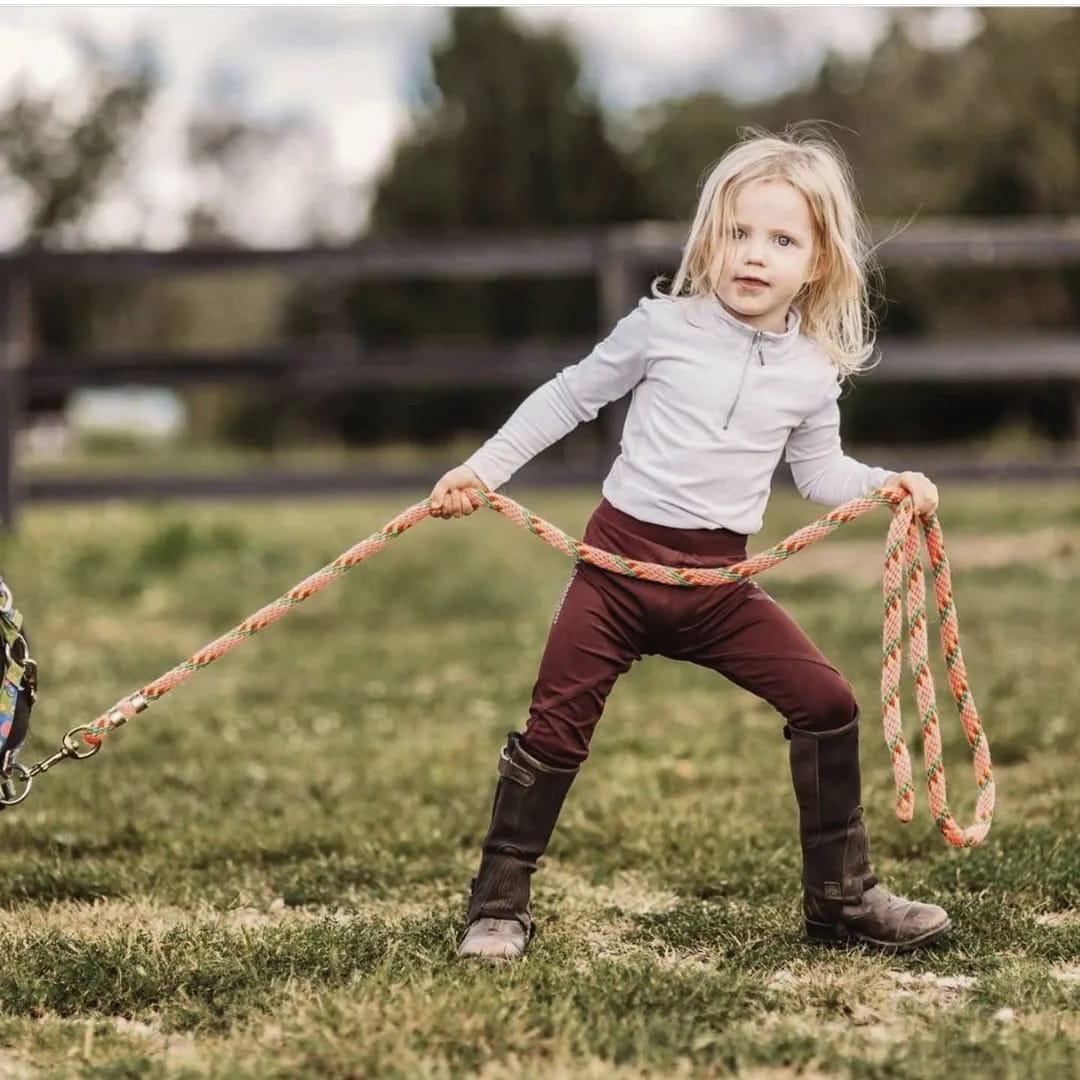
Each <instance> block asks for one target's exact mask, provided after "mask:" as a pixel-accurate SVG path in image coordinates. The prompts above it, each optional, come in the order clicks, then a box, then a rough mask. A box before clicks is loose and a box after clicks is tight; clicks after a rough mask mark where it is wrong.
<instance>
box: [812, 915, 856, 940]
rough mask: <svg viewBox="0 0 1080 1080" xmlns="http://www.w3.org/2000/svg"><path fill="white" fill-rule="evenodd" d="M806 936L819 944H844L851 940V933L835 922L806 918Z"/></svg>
mask: <svg viewBox="0 0 1080 1080" xmlns="http://www.w3.org/2000/svg"><path fill="white" fill-rule="evenodd" d="M806 936H807V937H808V938H809V939H810V940H811V941H813V942H814V943H815V944H817V945H832V946H844V945H847V944H849V943H850V942H851V935H850V934H848V932H847V930H845V929H844V928H843V927H842V926H837V925H836V924H835V923H820V922H813V921H811V920H810V919H807V920H806Z"/></svg>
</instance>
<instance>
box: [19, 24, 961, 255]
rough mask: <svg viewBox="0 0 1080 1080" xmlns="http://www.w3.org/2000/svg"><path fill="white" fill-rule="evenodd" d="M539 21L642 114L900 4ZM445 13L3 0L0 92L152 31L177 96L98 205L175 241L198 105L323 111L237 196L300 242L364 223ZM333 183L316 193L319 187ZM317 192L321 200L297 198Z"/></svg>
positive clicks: (776, 82)
mask: <svg viewBox="0 0 1080 1080" xmlns="http://www.w3.org/2000/svg"><path fill="white" fill-rule="evenodd" d="M513 14H514V17H516V18H518V19H520V20H521V21H523V22H525V23H527V24H531V25H547V24H551V23H560V24H562V25H564V26H565V27H566V29H567V31H568V33H569V35H570V36H571V38H572V39H573V40H574V41H575V42H576V43H577V45H578V47H579V49H580V52H581V55H582V59H583V63H584V74H585V78H586V80H587V82H588V84H589V85H590V86H591V87H592V88H593V89H594V90H595V92H596V93H597V94H598V95H599V96H600V98H601V99H602V100H603V102H604V103H605V105H606V106H607V107H608V108H610V109H611V110H628V109H632V108H634V107H635V106H638V105H641V104H644V103H646V102H648V101H650V100H655V99H658V98H661V97H664V96H668V95H672V94H681V93H686V92H692V91H695V90H699V89H702V88H706V87H713V88H718V89H722V90H724V91H726V92H728V93H730V94H733V95H735V96H739V97H745V98H750V97H755V96H759V95H763V94H766V93H771V92H775V91H777V90H782V89H786V88H787V87H788V86H790V85H793V84H794V83H796V82H798V81H800V80H801V79H803V78H805V77H806V76H807V75H809V74H810V73H811V72H812V71H813V70H814V68H815V67H816V65H817V63H818V61H819V60H820V58H821V55H822V53H823V51H824V49H825V48H826V47H828V46H832V47H833V48H835V49H838V50H840V51H842V52H844V53H846V54H849V55H850V54H862V53H865V52H866V51H867V50H869V49H870V48H872V47H873V44H874V43H875V41H876V40H877V39H878V37H879V35H880V34H881V32H882V30H883V28H884V27H885V25H886V23H887V19H888V14H889V12H888V9H886V8H873V7H802V8H784V7H771V8H760V7H758V8H750V7H737V8H732V7H672V6H663V7H653V6H639V7H599V6H590V7H582V6H560V7H556V6H544V7H516V8H514V9H513ZM446 19H447V12H446V9H445V8H437V7H408V6H397V7H392V8H391V7H284V6H280V7H228V8H220V7H215V8H207V7H193V6H186V7H137V6H133V7H95V6H82V7H45V6H37V7H3V8H0V101H2V100H4V99H5V98H6V97H7V95H9V94H10V93H11V90H12V88H13V86H14V85H15V84H16V82H17V81H18V80H20V79H25V80H27V81H28V82H29V84H30V85H31V86H33V87H35V88H37V89H40V90H42V91H48V92H50V93H55V94H57V95H58V96H60V97H61V98H65V97H67V98H68V99H72V100H74V99H77V97H78V92H79V91H78V86H77V84H74V83H73V75H74V73H75V72H76V71H77V70H78V54H77V51H76V49H75V47H74V45H73V44H72V41H71V38H70V34H71V32H72V31H78V32H82V33H85V34H87V35H89V36H90V37H91V38H93V39H94V40H95V41H96V42H97V43H98V44H100V45H102V46H104V47H105V48H108V49H117V50H126V49H127V48H129V47H130V45H131V43H132V42H133V41H134V39H135V38H136V36H137V35H141V36H143V37H145V38H147V39H149V40H150V41H151V43H152V45H153V48H154V51H155V53H156V55H157V58H158V60H159V62H160V66H161V71H162V89H161V91H160V93H159V94H158V96H157V99H156V101H155V104H154V107H153V112H152V114H151V115H150V117H149V122H148V124H147V127H146V136H145V138H144V140H143V142H142V144H141V145H140V148H139V153H138V157H137V160H136V162H135V164H134V167H133V170H132V177H131V178H130V179H129V180H128V181H127V182H126V183H125V185H124V190H123V191H118V192H117V194H116V195H115V196H114V197H113V198H112V199H110V200H107V201H106V202H105V203H104V204H103V206H102V207H101V208H100V210H99V212H98V213H97V215H96V216H95V218H94V220H93V222H92V236H93V239H94V240H95V241H96V242H100V243H106V244H109V243H125V242H133V241H138V242H145V243H148V244H150V245H151V246H155V247H171V246H173V245H175V244H176V243H178V242H180V240H181V238H182V221H183V214H184V210H185V209H186V208H187V207H188V206H189V205H190V204H191V202H192V200H193V199H194V197H195V191H196V187H197V182H196V179H195V178H193V177H192V176H190V175H188V174H187V172H186V171H185V170H184V168H183V167H182V163H183V160H184V150H183V142H182V137H181V136H182V132H183V128H184V122H185V119H186V118H187V117H188V116H190V115H191V113H192V111H193V109H195V108H197V107H199V106H204V107H205V106H206V105H208V104H210V103H212V102H214V101H221V100H223V99H225V98H229V99H231V100H232V101H234V102H236V103H238V104H239V105H240V106H241V107H243V108H244V109H245V110H246V111H248V112H249V113H250V114H252V115H254V116H259V117H267V118H270V117H277V118H281V117H287V116H291V117H294V118H297V119H302V120H305V121H307V124H306V125H305V127H306V128H307V129H308V131H307V133H306V134H305V135H303V137H302V139H301V141H300V142H298V143H296V144H294V145H292V146H290V147H288V148H287V149H286V150H285V151H283V153H282V154H281V155H280V158H279V160H277V161H275V162H274V167H273V168H270V169H265V170H262V171H261V173H260V175H259V176H257V177H251V178H249V179H248V180H247V181H246V183H245V185H244V187H245V190H244V191H242V192H239V191H238V192H234V193H232V194H233V195H235V199H234V201H235V206H234V207H233V208H232V217H233V220H234V224H235V227H236V228H237V230H238V231H239V232H240V233H241V234H242V235H243V236H244V238H245V239H247V240H248V242H251V243H256V244H270V245H273V244H288V243H291V242H294V241H295V240H296V239H298V238H299V237H300V236H301V235H302V234H303V232H304V231H305V230H306V229H307V227H308V225H309V224H310V221H311V213H312V210H311V204H312V202H313V201H317V202H318V208H319V216H320V218H321V221H322V224H323V226H324V227H325V228H327V229H329V230H331V231H334V230H338V231H341V232H347V231H349V230H350V229H355V228H356V227H357V226H358V225H359V224H360V222H361V221H362V217H363V212H364V207H365V203H364V199H363V196H362V191H363V185H364V182H365V181H367V182H370V180H371V178H372V177H373V176H374V175H375V173H376V172H377V171H378V169H379V167H380V166H381V165H382V164H383V163H384V162H385V161H386V158H387V155H388V153H389V151H390V149H391V147H392V145H393V141H394V139H395V137H396V136H397V135H398V134H399V133H400V132H401V131H402V130H403V129H404V127H405V126H406V124H407V120H408V114H409V106H410V102H412V101H414V100H415V95H416V91H417V88H418V87H419V86H420V85H422V82H423V79H424V76H425V73H426V71H427V54H428V49H429V47H430V45H431V43H432V41H433V40H435V39H437V38H438V37H440V36H441V35H442V34H443V33H444V32H445V28H446ZM974 20H975V15H974V13H973V12H972V11H971V10H970V9H960V8H942V9H939V10H938V11H937V12H936V14H935V16H934V18H933V20H932V26H931V31H930V32H931V34H932V36H933V39H934V40H935V41H936V42H939V43H941V44H951V43H953V42H955V41H959V40H962V39H963V38H964V37H965V36H966V35H967V34H969V33H970V31H971V29H972V27H973V25H974ZM315 192H318V199H317V200H313V199H312V198H311V196H312V194H313V193H315ZM298 193H306V194H307V196H308V197H307V198H298V197H297V196H298ZM0 209H2V210H3V211H4V212H3V213H0V246H8V245H10V243H11V242H12V241H13V239H14V238H15V236H17V234H18V232H17V227H18V219H19V212H20V206H19V203H18V200H17V198H16V197H15V196H14V195H13V194H12V193H11V192H10V191H9V190H7V189H3V188H0Z"/></svg>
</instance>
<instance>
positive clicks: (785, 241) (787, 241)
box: [776, 236, 792, 247]
mask: <svg viewBox="0 0 1080 1080" xmlns="http://www.w3.org/2000/svg"><path fill="white" fill-rule="evenodd" d="M776 242H777V243H778V244H779V245H780V246H781V247H791V244H792V240H791V237H790V236H778V237H777V238H776Z"/></svg>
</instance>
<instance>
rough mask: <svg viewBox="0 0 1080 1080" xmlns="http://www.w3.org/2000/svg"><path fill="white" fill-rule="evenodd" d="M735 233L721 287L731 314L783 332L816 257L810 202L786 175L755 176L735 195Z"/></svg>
mask: <svg viewBox="0 0 1080 1080" xmlns="http://www.w3.org/2000/svg"><path fill="white" fill-rule="evenodd" d="M734 211H735V232H734V235H733V236H731V237H730V238H729V239H728V249H727V253H728V258H727V265H726V266H725V267H724V268H723V271H722V272H721V274H720V276H719V278H718V279H717V284H716V292H717V295H718V296H719V297H720V299H721V300H722V301H723V303H724V304H725V306H726V307H727V308H728V310H729V311H731V312H732V314H734V315H736V316H737V317H738V318H740V319H742V321H743V322H745V323H747V324H748V325H750V326H753V327H755V328H756V329H758V330H771V331H772V332H773V333H782V332H783V331H784V329H785V327H786V325H787V312H788V308H789V307H790V305H791V302H792V300H794V299H795V297H796V296H797V295H798V292H799V290H800V289H801V288H802V287H803V285H804V284H805V283H806V282H807V281H808V280H809V277H810V274H811V269H812V266H813V260H814V230H813V221H812V219H811V217H810V207H809V206H808V205H807V203H806V199H805V197H804V196H803V195H802V193H801V192H800V191H798V190H797V189H796V188H794V187H792V186H791V184H789V183H787V181H785V180H756V181H754V182H753V183H750V184H747V186H746V187H744V188H743V189H742V190H741V191H740V192H739V193H738V195H737V196H736V197H735V205H734Z"/></svg>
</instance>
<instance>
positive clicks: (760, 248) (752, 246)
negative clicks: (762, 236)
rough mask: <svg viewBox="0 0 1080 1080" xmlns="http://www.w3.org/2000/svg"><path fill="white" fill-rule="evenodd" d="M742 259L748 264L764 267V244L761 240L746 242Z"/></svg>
mask: <svg viewBox="0 0 1080 1080" xmlns="http://www.w3.org/2000/svg"><path fill="white" fill-rule="evenodd" d="M744 257H745V259H746V261H747V262H748V263H753V264H754V265H755V266H764V265H765V244H764V242H763V241H761V240H747V241H746V248H745V249H744Z"/></svg>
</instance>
